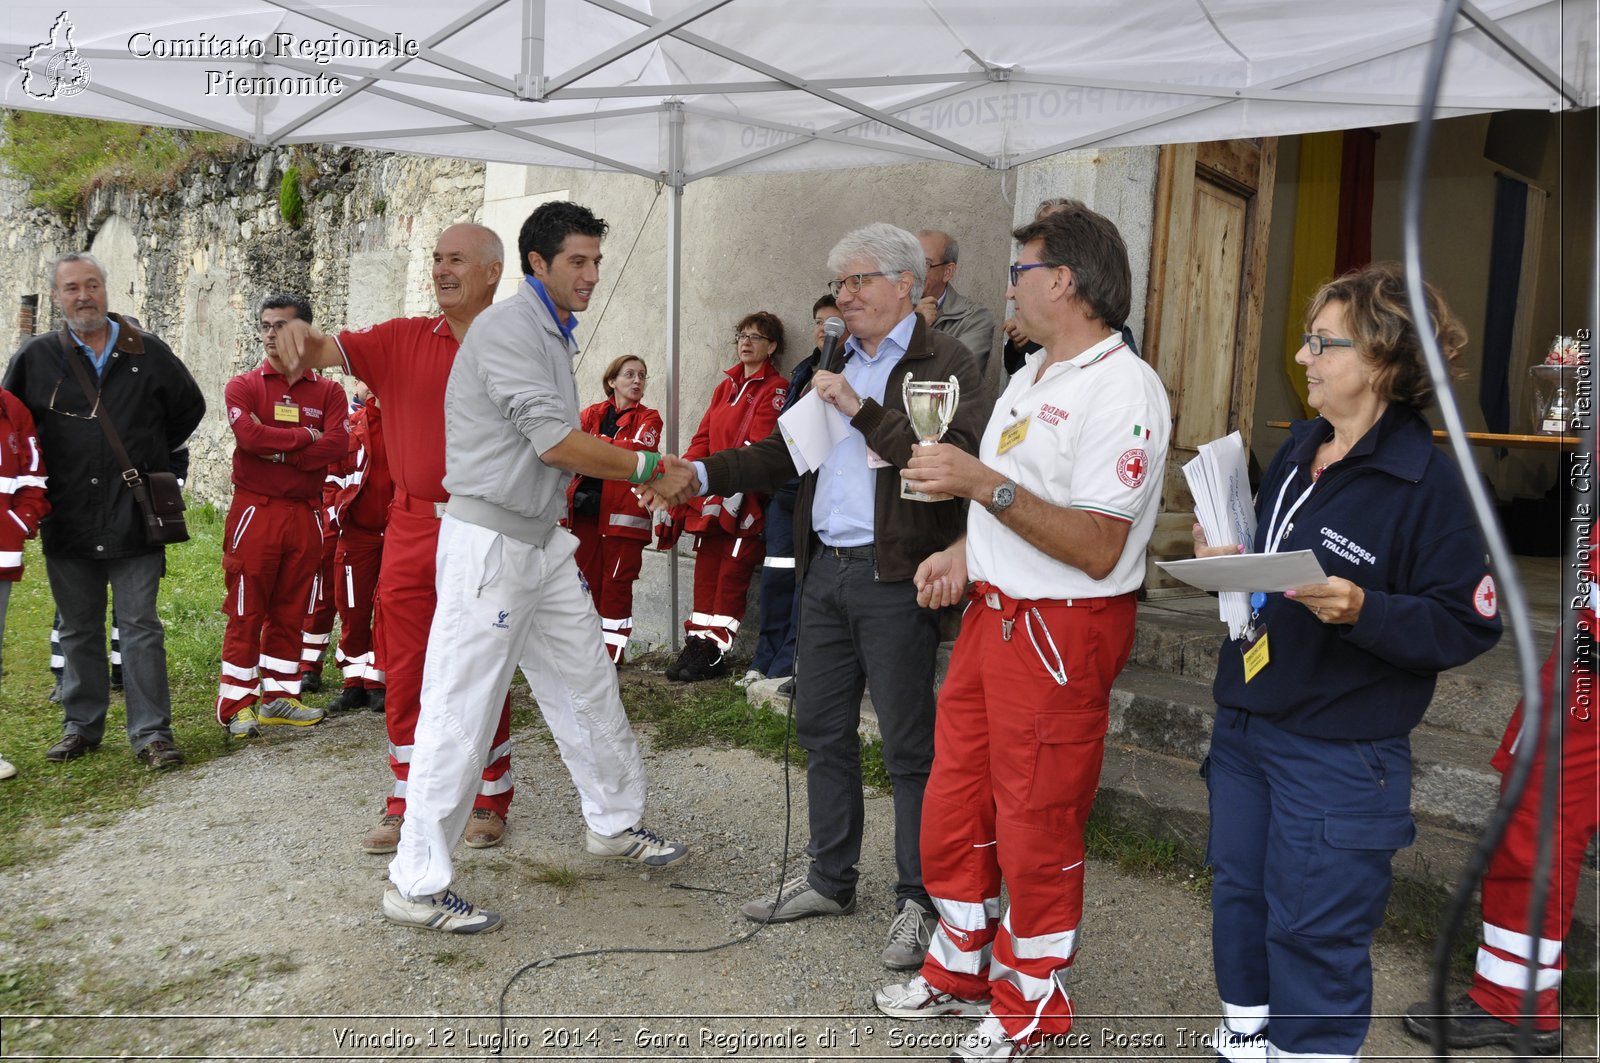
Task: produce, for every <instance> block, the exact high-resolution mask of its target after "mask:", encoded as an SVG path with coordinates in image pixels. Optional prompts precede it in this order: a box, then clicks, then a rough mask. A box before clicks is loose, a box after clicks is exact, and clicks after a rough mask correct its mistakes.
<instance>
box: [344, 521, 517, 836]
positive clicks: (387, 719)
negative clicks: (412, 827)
mask: <svg viewBox="0 0 1600 1063" xmlns="http://www.w3.org/2000/svg"><path fill="white" fill-rule="evenodd" d="M419 509H421V510H424V512H420V513H419V512H415V511H414V510H419ZM438 545H439V518H438V517H435V516H434V515H433V513H432V503H427V502H419V501H416V500H408V499H407V497H406V496H405V495H403V494H401V493H399V492H398V491H397V492H396V493H395V501H394V504H393V505H392V506H390V507H389V528H388V531H387V533H386V534H385V536H384V545H383V563H382V565H381V566H380V567H379V569H378V596H377V603H376V608H375V609H374V614H375V615H374V621H373V638H374V640H375V642H376V644H377V651H378V667H379V668H382V669H383V671H384V679H385V684H386V686H387V687H388V693H387V695H386V700H385V701H384V710H383V714H384V723H385V724H387V726H388V729H389V768H390V769H391V770H392V771H393V772H394V779H395V786H394V792H393V793H392V794H390V796H389V804H388V811H389V813H390V814H392V815H397V816H401V815H404V814H405V811H406V798H405V785H406V778H407V777H408V776H409V775H410V772H411V749H412V747H413V746H414V745H415V744H416V738H417V713H419V712H420V711H421V710H422V668H423V662H424V661H425V660H426V659H427V656H428V628H429V627H430V626H431V625H432V624H433V610H434V606H435V605H436V604H437V602H438V599H437V597H436V595H435V591H434V586H433V580H434V554H435V551H436V549H437V548H438ZM510 772H511V699H510V697H507V698H506V702H505V704H504V705H503V706H501V709H500V722H499V724H498V725H496V727H495V732H494V745H493V747H492V748H491V749H490V751H489V763H488V767H486V768H484V769H483V782H482V784H481V785H480V786H479V788H478V796H477V798H476V799H475V800H474V801H473V807H474V808H487V809H490V810H491V811H494V812H497V813H499V814H500V815H501V816H504V815H505V814H506V810H507V809H509V808H510V807H511V793H512V790H511V786H510V778H511V776H510Z"/></svg>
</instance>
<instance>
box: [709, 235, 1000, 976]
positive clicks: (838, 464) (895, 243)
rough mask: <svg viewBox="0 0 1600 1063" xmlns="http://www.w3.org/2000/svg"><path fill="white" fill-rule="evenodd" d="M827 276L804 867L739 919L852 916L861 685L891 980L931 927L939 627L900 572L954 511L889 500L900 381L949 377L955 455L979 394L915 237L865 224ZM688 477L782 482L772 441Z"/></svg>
mask: <svg viewBox="0 0 1600 1063" xmlns="http://www.w3.org/2000/svg"><path fill="white" fill-rule="evenodd" d="M828 268H829V269H831V270H832V271H833V273H834V280H833V281H831V282H830V283H829V285H828V287H829V289H830V290H831V291H832V292H833V294H834V296H835V298H836V299H837V300H838V306H839V310H840V312H841V313H842V314H843V315H844V320H845V324H846V325H847V326H848V327H849V329H850V339H849V340H848V341H847V342H846V343H845V346H844V349H843V351H842V352H841V353H842V354H843V356H844V364H843V366H840V365H839V364H838V361H839V354H837V353H836V354H835V356H834V361H833V364H830V365H825V366H822V367H821V368H819V369H818V370H817V372H816V374H815V375H814V376H813V377H812V388H813V390H814V391H816V393H817V394H818V395H819V396H820V397H821V398H822V400H823V401H824V402H826V403H828V404H829V405H830V406H833V407H834V409H835V410H837V415H838V416H840V417H842V418H844V419H846V420H847V422H848V425H849V431H848V435H847V436H846V437H845V438H844V440H842V441H841V442H840V443H839V445H838V446H837V447H836V448H835V449H834V451H833V453H832V454H831V455H829V457H828V459H827V460H826V461H825V462H823V464H822V467H821V468H820V469H817V470H813V471H812V472H809V473H806V474H805V475H804V476H802V477H801V479H800V489H799V493H798V495H797V497H796V499H795V506H794V540H795V573H796V578H797V579H798V580H799V581H800V584H801V591H800V620H799V628H798V629H797V633H796V640H795V669H796V670H795V688H794V698H795V701H794V707H795V730H796V734H797V736H798V738H799V740H800V744H801V745H802V746H804V747H805V750H806V756H807V759H806V789H807V795H808V798H809V805H810V827H811V840H810V842H809V844H808V845H807V847H806V851H807V852H808V853H809V854H810V857H811V860H810V867H809V868H808V869H807V870H806V871H804V872H802V873H801V874H800V875H798V876H797V877H795V878H793V879H791V880H789V881H788V882H785V883H783V884H782V886H781V887H780V888H779V889H777V890H775V891H773V893H769V894H767V895H765V896H762V897H757V898H755V899H754V900H752V901H750V902H749V903H748V904H746V905H745V906H744V907H743V909H742V910H743V912H744V914H745V915H746V916H747V917H748V918H750V919H752V920H755V921H757V922H761V921H764V920H768V919H770V920H771V921H772V922H779V923H781V922H789V921H791V920H795V919H805V918H808V917H813V916H841V915H849V914H850V913H851V912H853V911H855V907H856V885H857V879H858V878H859V872H858V871H857V869H856V864H857V863H858V862H859V861H860V858H861V840H862V833H863V827H864V805H863V801H862V792H861V743H860V739H859V738H858V736H857V728H858V727H859V726H860V721H861V695H862V692H863V691H864V690H870V691H871V694H872V705H873V708H874V709H875V710H876V712H877V716H878V727H879V730H880V731H881V732H882V734H883V760H884V766H885V767H886V768H887V769H888V772H889V776H890V778H891V779H892V780H893V781H894V835H895V836H894V850H895V870H896V878H897V881H896V882H895V886H894V895H895V907H896V909H897V912H896V915H895V917H894V919H893V920H892V922H891V924H890V928H889V937H888V942H887V944H886V945H885V947H884V949H883V952H882V953H881V957H880V958H881V959H882V961H883V963H884V965H885V966H886V967H888V968H890V969H891V970H911V969H915V968H916V967H917V966H919V965H920V964H921V962H922V957H923V954H924V952H925V951H926V950H927V946H928V939H929V934H930V933H931V931H932V928H933V923H934V918H935V917H934V914H933V904H932V902H931V901H930V900H929V899H928V892H927V890H926V889H924V888H923V884H922V856H921V849H920V845H919V832H920V830H921V823H922V791H923V788H924V786H926V785H927V781H928V769H929V766H930V765H931V764H932V762H933V675H934V669H935V659H934V657H935V652H936V651H937V649H938V645H939V620H938V615H937V614H936V613H935V612H933V611H932V610H927V609H919V608H917V603H916V597H917V589H916V586H915V585H914V584H913V583H912V579H911V578H912V576H913V575H914V574H915V572H916V570H917V565H918V564H919V563H920V562H921V561H922V560H923V559H924V558H925V557H927V556H928V553H930V552H932V551H934V550H939V549H943V548H944V547H945V546H948V545H950V544H951V543H953V542H955V541H956V539H957V538H958V537H959V536H960V534H961V529H962V527H963V524H964V518H963V515H962V508H961V503H960V502H959V501H955V500H950V501H943V502H921V501H915V500H910V499H905V498H902V497H901V494H900V473H899V470H900V469H902V468H904V467H905V466H906V464H907V463H908V462H909V461H910V460H911V455H912V452H913V451H914V450H915V449H916V443H917V441H918V436H917V433H916V430H915V429H913V428H912V426H911V422H910V420H908V419H907V417H906V412H905V402H904V399H903V398H902V396H901V384H902V382H903V381H905V380H907V379H910V380H929V381H934V380H936V381H946V380H948V379H950V378H951V377H955V378H956V379H957V380H958V381H959V383H960V388H961V396H960V401H959V403H958V404H957V407H956V411H955V417H954V420H952V422H951V423H950V427H949V430H948V432H947V433H946V434H945V436H944V438H945V439H946V440H948V441H949V442H950V443H951V444H952V445H953V446H955V447H958V448H967V449H969V450H970V449H972V448H973V447H974V446H975V445H976V443H977V439H978V431H979V426H980V425H981V424H982V423H983V420H984V418H985V417H986V416H987V415H988V410H989V398H988V396H987V395H986V393H985V392H984V389H983V378H982V376H981V375H980V373H979V370H978V363H977V360H976V359H975V358H973V356H972V352H971V351H969V350H967V348H966V347H964V346H963V345H962V344H961V343H959V342H958V341H956V340H954V339H952V338H951V337H949V336H946V335H944V334H943V333H940V332H935V331H934V330H933V329H930V328H929V327H928V323H927V322H926V321H925V320H923V318H922V317H920V316H919V315H918V314H917V313H916V312H915V311H914V310H913V307H914V306H915V304H916V300H917V297H918V296H919V295H920V294H921V288H922V280H923V271H924V268H925V267H924V264H923V255H922V247H921V245H919V244H918V243H917V238H916V237H915V236H913V235H911V234H910V233H909V232H906V231H905V230H904V229H898V228H896V227H894V226H892V225H884V224H881V223H880V224H877V225H869V226H867V227H866V228H864V229H857V230H855V231H854V232H851V233H848V234H847V235H846V236H845V237H844V239H842V240H840V241H839V243H838V244H837V245H835V247H834V248H833V251H832V252H831V253H830V254H829V256H828ZM695 465H696V469H697V473H696V474H697V476H698V478H699V481H700V489H701V490H702V491H710V492H712V493H717V494H731V493H733V492H736V491H772V490H774V489H775V488H777V487H779V486H780V485H782V484H783V483H784V482H785V481H786V480H788V479H790V478H791V477H793V476H795V475H796V468H795V464H794V461H793V459H791V458H790V456H789V450H788V447H787V445H786V444H785V443H784V441H783V437H782V435H781V434H780V432H774V433H773V434H772V435H770V436H768V437H767V438H765V439H763V440H761V441H760V442H758V443H755V444H752V445H750V446H746V447H735V448H731V449H728V450H723V451H720V452H718V453H716V454H712V455H711V456H710V457H707V458H706V459H705V460H704V461H703V462H696V463H695ZM930 548H931V549H930ZM774 893H775V894H776V895H775V896H774Z"/></svg>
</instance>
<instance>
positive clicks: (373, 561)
mask: <svg viewBox="0 0 1600 1063" xmlns="http://www.w3.org/2000/svg"><path fill="white" fill-rule="evenodd" d="M382 561H383V533H382V532H371V531H367V530H366V529H364V528H355V527H346V528H344V529H342V530H341V531H340V532H339V546H338V549H337V550H335V551H334V555H333V602H334V606H335V608H336V609H337V610H338V612H339V649H338V651H337V652H336V654H335V658H336V659H337V660H338V662H339V669H340V671H341V673H342V674H343V675H344V685H345V686H347V687H381V686H383V672H382V670H381V669H380V668H379V667H378V666H377V663H376V661H375V659H374V654H373V651H372V599H373V597H374V595H376V594H377V590H378V567H379V565H380V563H381V562H382Z"/></svg>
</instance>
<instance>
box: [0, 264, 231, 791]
mask: <svg viewBox="0 0 1600 1063" xmlns="http://www.w3.org/2000/svg"><path fill="white" fill-rule="evenodd" d="M50 293H51V297H52V298H53V299H55V302H56V305H57V306H58V307H60V308H61V314H62V317H63V318H64V319H65V324H64V325H63V327H62V329H61V331H59V332H50V333H45V334H43V335H39V336H35V337H34V338H33V339H31V340H29V341H28V342H27V343H26V344H25V345H23V347H22V349H21V350H19V351H18V352H17V353H16V355H14V356H13V357H12V359H11V365H10V367H9V368H7V370H6V376H5V382H4V386H5V388H6V390H7V391H10V392H11V393H12V394H14V395H16V396H18V397H19V398H21V399H22V401H23V402H24V403H25V404H27V406H28V410H29V412H31V413H32V414H33V417H34V421H35V422H36V423H37V425H38V428H39V442H40V445H41V446H42V447H43V448H44V454H45V459H46V460H47V461H48V462H49V463H50V505H51V507H52V510H53V512H52V514H51V517H50V519H49V520H47V521H46V522H45V523H44V525H43V526H42V527H41V529H40V531H41V536H42V538H43V545H44V559H45V568H46V570H47V571H48V573H49V576H50V591H51V593H52V594H53V595H54V596H55V600H56V607H57V608H58V609H60V611H61V649H62V652H63V654H64V656H65V657H66V671H65V673H64V674H63V676H62V681H61V708H62V712H63V715H64V717H65V722H64V726H63V728H62V730H63V732H64V734H63V736H62V738H61V741H59V742H57V743H56V744H55V745H53V746H51V747H50V749H49V750H48V751H47V752H46V753H45V758H46V759H47V760H52V761H58V762H59V761H67V760H74V759H76V758H78V757H81V756H83V755H84V754H85V753H88V752H89V751H91V750H93V749H95V748H97V747H98V746H99V745H100V741H101V739H102V738H103V737H104V735H105V726H106V710H107V708H108V706H109V703H110V697H111V692H110V686H109V670H108V668H107V663H106V633H105V632H106V628H105V624H106V588H107V587H108V586H109V587H110V589H111V594H112V596H113V597H114V598H115V599H116V605H117V620H118V627H119V629H120V632H121V635H122V675H123V684H124V689H125V694H126V702H127V731H128V742H129V744H130V745H131V746H132V747H133V752H134V755H135V756H136V757H137V758H138V759H139V760H140V761H141V762H142V763H144V764H147V765H149V766H150V767H153V768H157V769H166V768H175V767H178V766H179V765H181V764H182V763H183V754H182V753H180V752H179V751H178V747H177V746H176V745H175V744H174V743H173V741H172V702H171V693H170V691H169V690H168V687H167V648H166V637H165V632H164V631H163V630H162V626H161V618H160V617H159V616H158V615H157V614H156V591H157V589H158V588H159V587H160V585H161V577H162V575H163V574H164V573H165V571H166V555H165V553H164V552H163V551H164V548H163V547H161V546H151V545H150V544H149V543H147V542H146V541H145V521H144V516H143V514H142V513H141V512H140V510H139V507H138V505H137V503H136V502H135V500H134V493H133V490H132V489H131V488H129V487H128V486H126V484H125V483H124V481H123V475H122V473H123V467H122V465H121V463H120V462H119V461H118V460H117V459H116V457H114V456H113V454H112V450H111V447H110V446H109V444H108V442H107V439H106V434H105V431H104V429H103V428H102V426H101V425H100V424H99V423H97V419H98V418H101V417H104V418H107V419H108V420H109V422H110V424H111V425H112V427H113V428H114V429H115V431H116V434H117V435H118V436H119V437H120V438H121V442H122V446H123V449H124V450H125V451H126V452H127V455H128V458H129V460H130V461H131V462H132V464H133V466H134V468H135V469H136V470H138V471H139V472H141V473H142V472H148V471H151V470H155V471H165V470H166V469H168V468H169V467H170V466H171V464H172V456H173V453H174V452H175V451H177V450H179V449H180V448H181V447H182V446H183V445H184V443H185V441H186V440H188V438H189V434H190V433H191V432H193V431H194V429H195V426H196V425H198V424H199V423H200V419H201V418H202V417H204V416H205V412H206V400H205V396H204V395H202V394H201V392H200V387H199V385H198V384H196V383H195V381H194V377H192V376H190V375H189V370H188V369H186V368H184V365H183V363H182V362H181V361H179V360H178V357H177V355H175V354H173V353H172V349H171V348H170V347H168V346H167V345H166V344H165V343H163V342H162V341H161V340H160V339H158V338H157V337H156V336H154V335H152V334H151V333H149V332H146V331H144V330H143V329H141V328H137V327H135V326H133V325H132V324H130V323H129V322H128V321H126V320H125V319H123V318H122V317H120V316H119V315H117V314H112V313H108V312H107V309H106V308H107V297H106V274H105V270H103V269H101V268H100V264H99V263H98V262H96V261H95V260H94V259H93V258H92V257H90V256H89V255H86V254H82V253H79V252H71V253H68V254H65V255H62V256H61V257H60V258H58V259H57V260H56V262H55V264H54V266H53V268H52V270H51V289H50ZM69 358H70V359H75V360H77V361H78V362H79V365H80V367H81V368H82V369H83V371H84V373H85V375H86V376H87V378H88V380H89V389H90V390H92V391H93V394H87V393H86V392H85V389H84V387H83V385H82V384H81V383H80V382H79V376H78V374H77V373H76V372H74V370H73V367H72V365H71V364H70V363H69V362H68V359H69Z"/></svg>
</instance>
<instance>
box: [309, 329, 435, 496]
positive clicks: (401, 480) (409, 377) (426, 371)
mask: <svg viewBox="0 0 1600 1063" xmlns="http://www.w3.org/2000/svg"><path fill="white" fill-rule="evenodd" d="M336 341H337V342H338V344H339V349H340V350H341V351H343V352H344V365H345V369H346V370H347V371H348V372H350V373H352V374H354V375H355V376H357V377H359V378H360V379H362V380H364V381H366V383H367V387H369V388H371V389H372V393H373V394H374V395H376V396H377V397H378V402H379V403H380V404H381V405H382V406H383V421H384V425H383V428H384V443H385V445H386V449H387V451H388V454H389V473H390V475H391V476H393V477H394V484H395V487H396V488H398V489H399V490H401V491H404V492H405V493H406V494H408V495H410V496H411V497H412V498H420V499H424V500H426V501H430V502H445V501H448V500H449V498H450V496H449V494H447V493H446V492H445V489H444V388H445V384H447V383H448V382H449V380H450V367H451V366H452V365H454V364H455V360H456V351H457V349H458V348H459V347H460V344H458V343H456V338H455V334H454V333H452V332H451V331H450V325H449V322H447V321H445V319H444V315H442V314H441V315H440V316H438V317H397V318H395V319H393V320H392V321H384V322H382V323H380V324H377V325H369V326H367V327H366V328H364V329H356V330H355V331H353V332H341V333H339V335H338V336H337V337H336Z"/></svg>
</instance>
